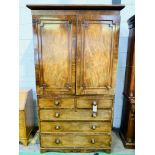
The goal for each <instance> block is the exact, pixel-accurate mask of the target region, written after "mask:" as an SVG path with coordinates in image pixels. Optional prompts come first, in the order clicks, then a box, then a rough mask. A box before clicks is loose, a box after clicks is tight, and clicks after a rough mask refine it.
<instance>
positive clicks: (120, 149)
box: [19, 132, 135, 155]
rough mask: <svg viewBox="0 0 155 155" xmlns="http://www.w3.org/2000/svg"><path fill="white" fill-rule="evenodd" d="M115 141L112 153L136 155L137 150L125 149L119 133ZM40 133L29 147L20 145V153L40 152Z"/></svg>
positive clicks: (31, 140) (32, 139) (115, 135)
mask: <svg viewBox="0 0 155 155" xmlns="http://www.w3.org/2000/svg"><path fill="white" fill-rule="evenodd" d="M112 134H113V141H112V153H117V154H123V155H125V154H127V155H129V154H132V155H134V153H135V150H134V149H125V148H124V146H123V144H122V141H121V140H120V137H119V135H118V133H116V132H113V133H112ZM38 135H39V134H38V133H36V135H35V136H34V137H33V138H30V144H29V145H28V146H23V145H22V144H19V152H39V151H40V150H39V148H40V145H39V138H38Z"/></svg>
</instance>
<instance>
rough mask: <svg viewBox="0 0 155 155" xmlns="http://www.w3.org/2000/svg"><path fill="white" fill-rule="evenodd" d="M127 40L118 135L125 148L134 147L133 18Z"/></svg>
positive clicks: (130, 21) (129, 22)
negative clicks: (120, 120) (122, 99)
mask: <svg viewBox="0 0 155 155" xmlns="http://www.w3.org/2000/svg"><path fill="white" fill-rule="evenodd" d="M128 25H129V39H128V53H127V62H126V73H125V84H124V93H123V95H124V101H123V110H122V122H121V128H120V135H121V138H122V141H123V144H124V146H125V147H127V148H134V147H135V16H132V17H131V18H130V19H129V20H128Z"/></svg>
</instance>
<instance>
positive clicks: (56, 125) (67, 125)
mask: <svg viewBox="0 0 155 155" xmlns="http://www.w3.org/2000/svg"><path fill="white" fill-rule="evenodd" d="M111 128H112V125H111V122H110V121H107V122H73V121H71V122H40V131H41V132H111Z"/></svg>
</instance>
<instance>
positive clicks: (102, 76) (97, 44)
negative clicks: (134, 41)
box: [76, 15, 119, 95]
mask: <svg viewBox="0 0 155 155" xmlns="http://www.w3.org/2000/svg"><path fill="white" fill-rule="evenodd" d="M118 20H119V19H116V18H115V17H114V16H106V15H96V16H93V15H91V16H78V24H77V25H78V28H77V30H78V32H77V34H78V36H77V57H76V58H77V59H76V93H77V94H79V95H80V94H112V95H113V94H114V86H115V78H116V64H117V48H118V44H117V42H118V24H117V21H118ZM114 43H115V44H114Z"/></svg>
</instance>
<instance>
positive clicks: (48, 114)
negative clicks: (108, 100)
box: [40, 109, 112, 121]
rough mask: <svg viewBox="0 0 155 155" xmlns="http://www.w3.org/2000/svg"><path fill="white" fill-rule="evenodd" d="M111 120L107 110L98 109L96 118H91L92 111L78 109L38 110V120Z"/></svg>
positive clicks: (110, 112)
mask: <svg viewBox="0 0 155 155" xmlns="http://www.w3.org/2000/svg"><path fill="white" fill-rule="evenodd" d="M111 119H112V111H111V110H109V109H98V111H97V115H96V117H93V116H92V110H85V109H78V110H77V111H74V110H71V109H57V110H55V109H42V110H40V120H41V121H43V120H49V121H51V120H55V121H56V120H73V121H75V120H85V121H87V120H89V121H93V120H98V121H108V120H111Z"/></svg>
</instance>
